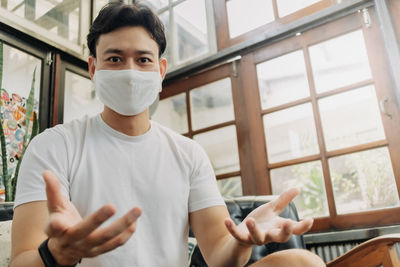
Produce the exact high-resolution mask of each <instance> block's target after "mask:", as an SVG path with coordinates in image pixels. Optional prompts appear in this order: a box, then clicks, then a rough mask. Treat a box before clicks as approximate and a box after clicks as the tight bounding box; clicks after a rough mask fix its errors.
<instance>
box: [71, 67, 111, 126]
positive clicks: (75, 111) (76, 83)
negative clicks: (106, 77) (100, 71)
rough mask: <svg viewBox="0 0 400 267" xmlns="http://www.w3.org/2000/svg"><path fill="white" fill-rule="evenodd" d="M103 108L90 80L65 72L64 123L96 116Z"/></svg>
mask: <svg viewBox="0 0 400 267" xmlns="http://www.w3.org/2000/svg"><path fill="white" fill-rule="evenodd" d="M103 107H104V105H103V104H102V103H101V102H100V100H99V99H98V98H97V97H96V94H95V91H94V88H93V85H92V82H91V81H90V79H88V78H85V77H83V76H80V75H78V74H75V73H73V72H70V71H66V72H65V93H64V123H65V122H69V121H71V120H74V119H78V118H81V117H83V116H85V115H89V116H93V115H96V114H98V113H100V112H102V111H103Z"/></svg>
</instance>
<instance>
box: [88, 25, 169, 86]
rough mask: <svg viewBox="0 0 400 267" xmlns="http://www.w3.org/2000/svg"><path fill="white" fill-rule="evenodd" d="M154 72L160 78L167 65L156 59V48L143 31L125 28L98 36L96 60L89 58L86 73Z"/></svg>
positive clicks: (142, 29) (133, 27)
mask: <svg viewBox="0 0 400 267" xmlns="http://www.w3.org/2000/svg"><path fill="white" fill-rule="evenodd" d="M123 69H134V70H140V71H158V72H160V74H161V77H163V78H164V76H165V73H166V69H167V63H166V60H165V59H164V58H161V59H160V58H159V57H158V45H157V43H156V42H155V41H154V40H153V39H152V38H151V36H150V34H149V33H148V32H147V31H146V29H145V28H143V27H140V26H127V27H123V28H119V29H117V30H115V31H112V32H109V33H106V34H102V35H100V37H99V39H98V42H97V46H96V58H94V57H89V73H90V77H91V78H92V79H93V75H94V73H95V71H96V70H123Z"/></svg>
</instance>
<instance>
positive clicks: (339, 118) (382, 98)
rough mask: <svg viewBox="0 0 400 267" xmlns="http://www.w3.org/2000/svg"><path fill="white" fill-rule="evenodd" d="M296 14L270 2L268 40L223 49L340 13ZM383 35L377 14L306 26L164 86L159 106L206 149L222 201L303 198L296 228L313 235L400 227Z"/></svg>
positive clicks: (288, 4)
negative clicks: (307, 228)
mask: <svg viewBox="0 0 400 267" xmlns="http://www.w3.org/2000/svg"><path fill="white" fill-rule="evenodd" d="M222 2H223V8H226V9H230V10H233V7H234V6H235V5H241V4H242V3H241V2H240V0H229V1H215V2H214V4H215V8H216V12H218V11H221V10H222V9H221V6H222V4H221V3H222ZM229 2H230V3H229ZM242 2H243V1H242ZM255 2H256V0H251V1H246V3H248V4H249V3H255ZM267 2H268V1H267ZM292 2H293V1H279V0H276V1H275V0H271V1H270V3H272V7H273V11H274V12H273V16H274V21H272V22H269V23H267V25H269V26H268V27H270V28H267V26H265V25H264V26H265V27H264V26H260V27H259V26H257V27H258V28H256V29H254V30H250V32H247V33H243V34H240V35H237V37H234V38H233V39H231V40H230V41H229V38H225V37H226V36H225V37H222V38H225V41H226V42H225V45H227V46H230V45H232V44H234V42H240V41H243V40H249V39H250V38H251V37H253V36H254V34H255V33H256V32H258V31H259V29H261V28H262V29H263V31H266V30H268V29H269V30H272V29H278V32H279V26H278V25H277V24H276V22H278V21H279V22H280V23H282V24H283V23H289V22H290V21H294V20H296V19H299V18H302V17H304V16H306V15H308V14H311V13H313V12H317V11H318V10H321V9H323V8H326V7H328V6H330V5H332V4H339V3H336V2H335V3H334V2H333V1H296V3H292ZM264 4H265V2H264ZM249 6H251V5H250V4H249ZM261 6H262V5H261ZM248 8H250V7H248ZM227 12H228V13H229V12H231V11H227ZM243 12H245V10H244V11H243ZM238 14H239V13H238ZM224 16H225V15H221V16H216V20H217V21H218V22H221V21H222V22H221V23H219V24H218V26H219V27H220V26H221V25H222V30H221V29H219V30H218V38H220V37H221V36H220V33H221V34H225V33H228V32H229V30H228V28H224V26H223V25H224V21H225V20H226V21H228V20H229V18H228V17H225V18H224ZM228 16H230V15H228ZM235 16H237V15H235ZM395 18H397V17H395ZM264 19H265V18H264ZM263 23H264V22H263ZM255 27H256V26H255ZM274 27H275V28H274ZM282 27H283V26H282ZM379 27H380V26H379V23H378V21H377V19H376V16H375V11H374V8H373V7H370V8H368V9H364V10H363V11H360V12H356V10H355V11H354V12H353V13H351V14H350V15H343V16H342V17H340V18H336V19H335V20H329V22H328V20H327V21H326V22H325V23H322V24H318V25H316V26H315V27H314V28H312V29H310V27H309V25H307V30H305V31H303V32H299V33H298V34H296V35H295V34H290V35H289V34H288V35H287V36H286V37H285V38H282V37H281V38H278V39H279V40H275V39H274V41H273V42H269V43H266V44H264V46H263V47H261V48H260V46H257V47H250V48H249V49H248V48H247V47H246V48H245V49H243V50H242V51H239V53H240V54H241V59H240V60H236V61H233V62H232V63H223V64H222V65H221V66H219V67H214V68H209V69H207V70H204V71H203V72H201V73H199V74H192V75H189V76H188V77H185V79H182V80H177V81H171V82H169V81H167V82H166V86H165V87H164V89H163V92H162V94H161V102H160V103H163V102H164V103H171V102H174V101H176V100H175V98H176V99H178V98H179V99H180V103H181V104H180V105H179V107H181V108H182V109H185V110H186V113H185V114H184V113H182V112H180V114H184V115H182V116H184V117H187V121H186V120H185V121H184V122H183V123H187V125H188V126H187V128H185V130H186V131H184V130H183V128H180V132H181V133H183V134H184V135H186V136H189V137H191V138H193V139H194V140H196V141H198V142H199V143H200V144H201V145H202V146H203V147H204V148H205V150H206V151H207V153H208V155H209V157H210V159H211V162H212V164H213V167H214V170H215V172H216V174H217V179H218V184H219V187H220V190H221V192H222V191H224V193H223V194H225V195H229V194H236V193H235V191H236V190H237V189H236V185H235V183H237V182H238V181H239V180H240V181H241V182H242V183H241V190H242V192H243V194H244V195H258V194H279V193H281V192H282V191H283V190H286V189H288V188H289V187H299V188H300V189H301V194H300V195H299V196H298V197H297V198H296V199H295V203H296V206H297V208H298V211H299V214H300V217H301V218H306V217H310V216H312V217H315V218H316V222H315V224H314V226H313V231H323V230H331V229H346V228H353V227H354V226H355V225H357V226H359V227H363V226H378V225H388V224H393V223H397V222H398V221H399V220H400V216H399V215H398V214H399V213H398V211H399V210H400V201H399V192H400V175H399V174H400V164H399V162H400V154H399V152H398V151H400V147H399V145H400V143H399V136H400V127H399V126H398V125H400V116H399V115H400V112H399V107H398V105H397V103H396V91H395V90H396V88H395V86H394V84H393V82H392V78H391V76H390V72H389V71H388V69H389V66H388V63H387V62H386V58H385V56H382V55H383V54H384V53H385V51H384V45H383V42H382V41H383V40H382V35H381V32H380V28H379ZM222 31H225V33H222ZM227 46H225V47H223V48H226V47H227ZM220 48H221V47H220ZM247 49H248V50H247ZM229 85H230V87H229ZM228 88H230V89H228ZM228 92H231V96H230V95H229V93H228ZM208 97H210V99H209V100H208ZM227 99H231V102H230V101H227ZM168 105H169V106H170V107H171V104H168ZM176 107H178V105H177V104H176V103H175V104H174V108H176ZM232 110H233V113H232ZM174 113H177V110H175V112H174ZM216 114H218V115H216ZM163 116H164V117H167V116H168V114H163ZM232 116H233V117H232ZM174 127H176V126H174ZM233 140H236V142H237V143H235V142H234V141H233ZM236 151H237V152H236ZM236 155H238V157H236ZM237 159H238V160H237ZM224 187H227V188H226V189H224Z"/></svg>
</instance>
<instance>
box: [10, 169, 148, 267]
mask: <svg viewBox="0 0 400 267" xmlns="http://www.w3.org/2000/svg"><path fill="white" fill-rule="evenodd" d="M43 178H44V180H45V182H46V194H47V201H37V202H31V203H27V204H23V205H20V206H18V207H17V208H16V209H15V214H14V218H13V226H12V252H11V263H10V266H11V267H18V266H32V267H36V266H38V267H39V266H40V267H42V266H44V264H43V263H42V260H41V258H40V256H39V253H38V247H39V245H40V244H41V243H42V242H43V241H44V240H45V239H46V238H49V242H48V247H49V250H50V252H51V254H52V255H53V257H54V258H55V260H56V261H57V263H58V264H60V265H67V266H68V265H73V264H75V263H77V262H78V261H79V260H80V259H81V258H85V257H95V256H97V255H100V254H103V253H105V252H108V251H110V250H112V249H114V248H116V247H118V246H121V245H123V244H124V243H125V242H126V241H127V240H128V239H129V238H130V237H131V236H132V234H133V233H134V231H135V228H136V220H137V219H138V217H139V216H140V214H141V210H140V209H139V208H133V209H132V210H130V211H129V212H128V213H127V214H125V215H124V216H123V217H121V218H120V219H118V220H116V221H115V222H114V223H112V224H111V225H109V226H107V227H103V228H100V225H101V224H102V223H103V222H105V221H106V220H107V219H109V218H110V217H111V216H112V215H113V214H114V213H115V208H114V207H113V206H111V205H105V206H103V207H102V208H100V209H99V210H97V211H96V212H94V213H93V214H91V215H89V216H88V217H86V218H82V217H81V216H80V215H79V213H78V211H77V210H76V209H75V207H74V206H73V204H72V203H71V202H70V201H69V200H68V199H67V198H65V197H64V196H63V195H62V193H61V190H60V187H61V186H60V182H59V180H58V178H57V177H56V176H55V174H53V173H51V172H50V171H46V172H44V173H43Z"/></svg>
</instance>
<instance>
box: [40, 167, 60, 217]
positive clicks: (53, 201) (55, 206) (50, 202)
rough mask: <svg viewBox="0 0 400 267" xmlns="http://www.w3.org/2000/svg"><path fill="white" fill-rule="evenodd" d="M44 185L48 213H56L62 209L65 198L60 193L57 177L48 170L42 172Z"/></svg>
mask: <svg viewBox="0 0 400 267" xmlns="http://www.w3.org/2000/svg"><path fill="white" fill-rule="evenodd" d="M43 179H44V182H45V183H46V195H47V207H48V209H49V212H50V213H52V212H57V211H59V210H60V208H62V207H64V202H65V199H64V198H65V197H64V196H63V195H62V193H61V184H60V181H59V180H58V177H57V176H56V175H55V174H54V173H53V172H52V171H49V170H46V171H44V172H43Z"/></svg>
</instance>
